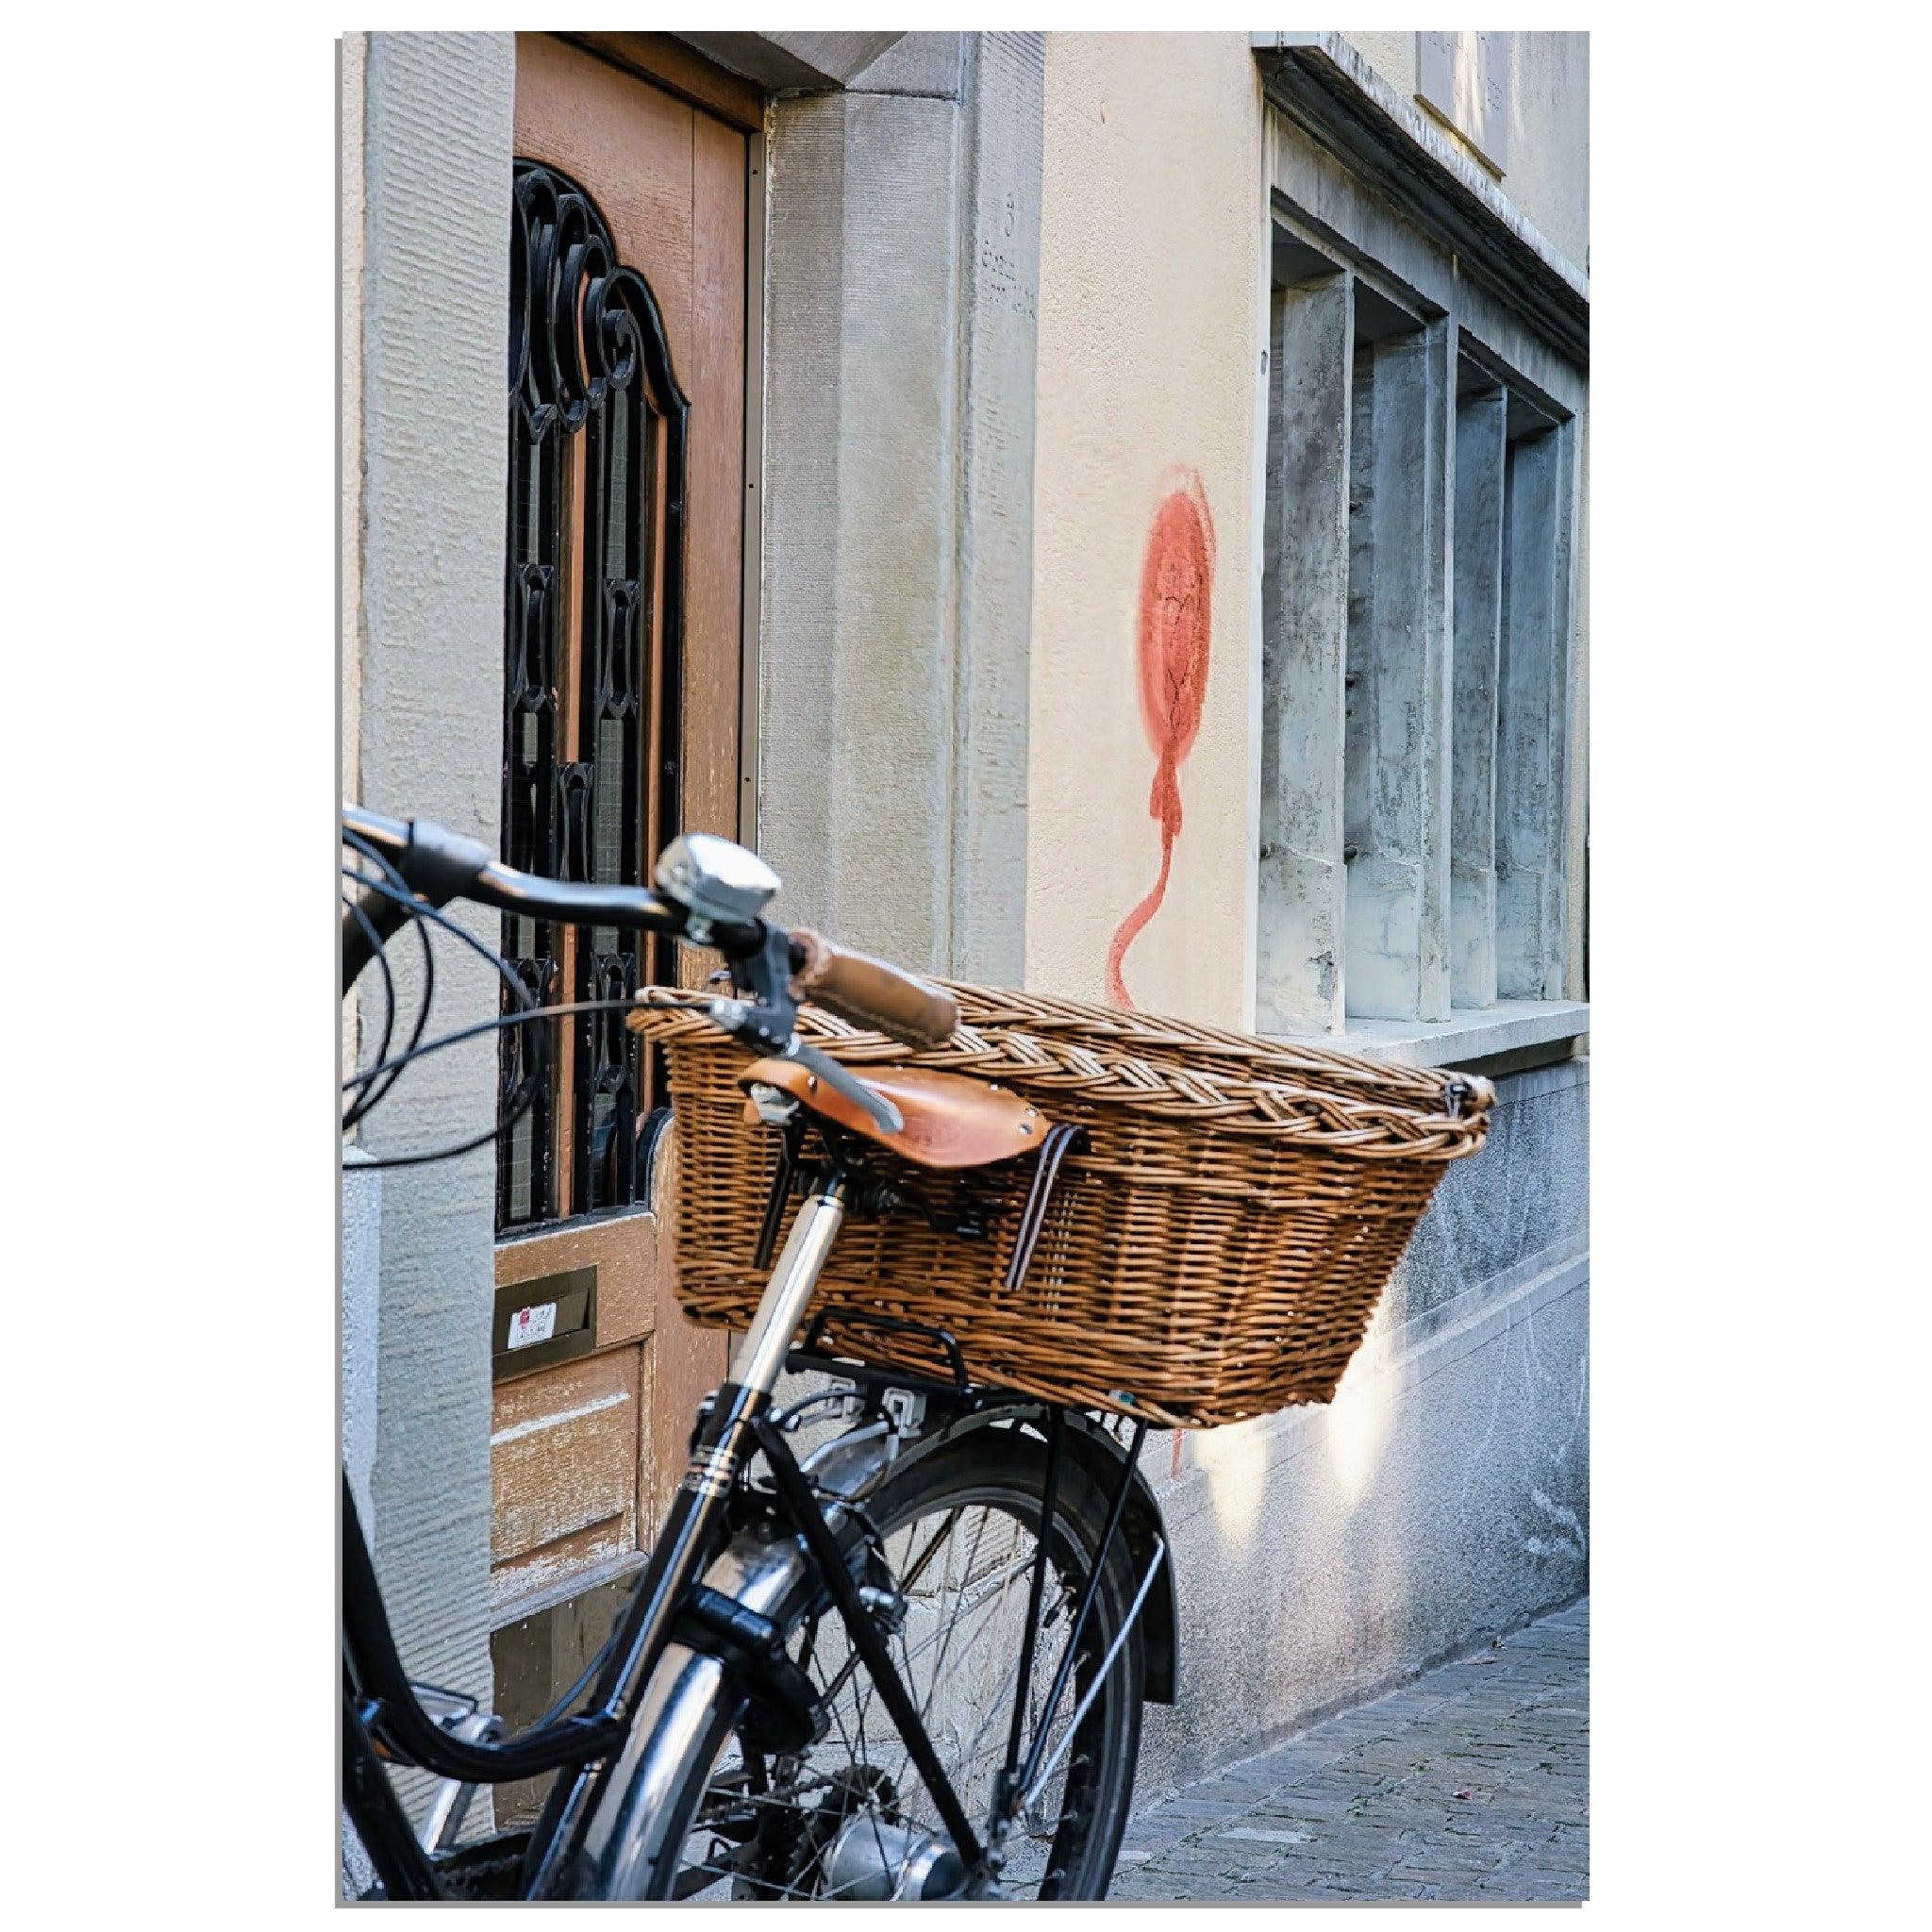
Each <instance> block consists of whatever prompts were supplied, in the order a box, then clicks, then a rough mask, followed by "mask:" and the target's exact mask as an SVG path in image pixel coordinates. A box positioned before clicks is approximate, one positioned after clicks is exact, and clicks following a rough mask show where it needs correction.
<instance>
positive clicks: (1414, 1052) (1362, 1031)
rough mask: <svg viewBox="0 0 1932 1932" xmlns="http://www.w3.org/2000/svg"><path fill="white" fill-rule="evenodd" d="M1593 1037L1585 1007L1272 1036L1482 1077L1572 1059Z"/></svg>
mask: <svg viewBox="0 0 1932 1932" xmlns="http://www.w3.org/2000/svg"><path fill="white" fill-rule="evenodd" d="M1589 1032H1590V1008H1589V1005H1588V1004H1587V1003H1586V1002H1584V1001H1582V1000H1499V1001H1498V1002H1497V1003H1496V1005H1494V1006H1493V1007H1480V1008H1474V1007H1473V1008H1457V1010H1456V1011H1455V1012H1454V1013H1452V1014H1451V1015H1450V1017H1449V1018H1448V1019H1446V1020H1443V1021H1441V1022H1439V1023H1436V1024H1424V1023H1423V1022H1421V1021H1416V1020H1357V1019H1351V1020H1350V1021H1349V1022H1348V1025H1347V1027H1346V1029H1345V1030H1344V1031H1343V1032H1341V1033H1328V1034H1312V1033H1295V1034H1272V1035H1270V1036H1269V1037H1270V1038H1271V1039H1277V1040H1289V1041H1293V1043H1294V1044H1295V1045H1297V1046H1326V1047H1333V1048H1334V1049H1335V1050H1336V1051H1338V1052H1341V1053H1352V1054H1358V1055H1359V1056H1360V1057H1361V1058H1363V1059H1369V1060H1386V1061H1387V1062H1388V1063H1389V1064H1390V1065H1391V1066H1399V1067H1467V1068H1470V1069H1472V1070H1474V1072H1476V1073H1485V1074H1486V1073H1514V1072H1516V1071H1518V1070H1519V1069H1520V1068H1524V1067H1531V1066H1541V1065H1546V1064H1547V1063H1548V1062H1550V1061H1551V1060H1559V1059H1568V1058H1571V1057H1572V1055H1573V1054H1574V1052H1575V1051H1576V1047H1577V1042H1578V1041H1582V1040H1583V1039H1584V1038H1585V1036H1586V1035H1588V1033H1589Z"/></svg>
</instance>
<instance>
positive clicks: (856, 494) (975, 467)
mask: <svg viewBox="0 0 1932 1932" xmlns="http://www.w3.org/2000/svg"><path fill="white" fill-rule="evenodd" d="M1042 62H1043V49H1042V45H1041V36H1039V35H1037V34H987V35H958V34H908V35H906V36H905V37H904V38H903V39H901V40H900V41H898V42H895V43H894V44H893V45H892V46H891V48H889V49H888V50H887V51H886V52H885V53H883V54H881V55H880V56H879V57H878V58H876V59H874V61H873V62H872V64H871V65H869V66H867V67H866V68H864V69H863V70H862V71H861V72H859V73H858V74H857V75H854V76H853V77H852V78H851V80H850V81H849V82H848V83H847V84H846V86H845V87H844V88H843V89H842V90H840V91H837V92H817V93H806V94H802V95H798V96H794V97H789V98H781V99H779V100H776V101H775V102H774V104H773V109H772V117H773V118H772V142H771V161H770V172H769V177H768V179H769V186H768V198H767V238H766V258H765V259H766V291H767V293H766V339H765V356H766V364H765V367H766V377H765V398H764V407H765V415H764V425H765V437H764V446H765V458H764V477H763V487H764V509H763V546H764V556H763V567H762V572H761V575H762V580H763V599H762V612H761V625H760V675H761V682H762V691H761V694H760V696H761V703H760V717H759V734H758V745H759V757H758V762H759V783H758V806H759V809H758V837H759V840H760V841H761V843H762V845H763V847H764V849H765V850H766V852H767V853H768V855H769V856H770V857H771V858H772V860H773V862H774V865H775V866H776V867H777V869H778V871H779V873H780V874H781V875H782V876H783V877H784V880H785V900H784V904H785V908H786V911H787V915H788V916H789V917H791V918H794V919H799V920H806V919H809V920H811V921H812V922H815V923H821V924H824V926H825V927H826V928H827V929H829V930H830V931H832V932H834V933H835V934H837V935H838V936H839V937H840V938H841V940H846V941H851V942H853V943H856V944H860V945H865V946H869V947H871V948H873V949H875V950H877V951H880V952H883V953H885V954H886V955H888V956H889V957H891V958H895V959H899V960H902V961H904V962H905V963H906V964H908V965H910V966H915V967H922V968H925V969H928V970H932V971H938V972H953V973H958V974H964V975H968V976H974V977H981V978H990V979H995V980H1007V981H1014V982H1017V980H1018V979H1019V978H1020V976H1021V972H1022V965H1023V961H1024V923H1023V913H1024V903H1025V819H1024V812H1025V792H1026V698H1027V634H1028V614H1029V609H1030V597H1031V581H1032V548H1031V542H1032V475H1033V343H1034V332H1035V317H1034V308H1035V302H1036V291H1037V285H1038V273H1039V177H1040V129H1041V88H1042V76H1043V65H1042Z"/></svg>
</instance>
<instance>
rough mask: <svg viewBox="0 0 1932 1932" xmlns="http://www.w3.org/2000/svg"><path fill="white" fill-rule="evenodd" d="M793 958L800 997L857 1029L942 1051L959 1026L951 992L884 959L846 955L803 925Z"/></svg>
mask: <svg viewBox="0 0 1932 1932" xmlns="http://www.w3.org/2000/svg"><path fill="white" fill-rule="evenodd" d="M791 959H792V966H793V975H792V984H793V985H794V986H796V987H797V989H798V991H799V992H800V994H801V995H802V996H803V997H804V998H806V999H808V1000H809V1001H810V1002H811V1003H812V1005H813V1006H815V1007H823V1008H824V1009H825V1010H826V1011H827V1012H828V1013H837V1014H838V1015H839V1017H840V1018H841V1020H850V1021H851V1022H852V1024H854V1025H855V1026H870V1027H873V1028H874V1030H876V1031H877V1032H880V1033H883V1034H885V1035H886V1037H887V1038H888V1039H890V1040H897V1041H902V1042H903V1043H904V1044H906V1045H907V1046H943V1045H944V1044H945V1043H946V1041H949V1040H950V1039H952V1037H953V1029H954V1028H955V1027H956V1026H958V1024H959V1003H958V1001H957V1000H956V999H954V997H953V995H952V994H951V993H949V992H946V991H943V990H942V989H941V988H939V987H936V986H928V985H927V984H926V983H925V981H924V980H923V979H916V978H914V977H913V975H912V974H909V973H905V972H902V971H901V970H900V969H899V968H898V967H896V966H891V965H888V964H887V963H886V961H885V960H883V959H874V958H871V957H870V956H869V955H867V954H864V953H848V952H846V951H844V950H843V949H842V948H841V947H839V946H835V945H834V944H833V943H832V942H831V941H830V940H828V939H824V938H823V937H822V936H821V935H820V934H818V933H815V932H811V931H808V929H807V928H806V927H804V926H799V927H797V928H796V929H795V930H794V931H793V932H792V935H791Z"/></svg>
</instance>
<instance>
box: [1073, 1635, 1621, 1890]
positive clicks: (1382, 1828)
mask: <svg viewBox="0 0 1932 1932" xmlns="http://www.w3.org/2000/svg"><path fill="white" fill-rule="evenodd" d="M1589 1629H1590V1623H1589V1606H1588V1603H1587V1602H1586V1603H1583V1604H1578V1605H1574V1606H1572V1607H1570V1608H1568V1609H1566V1610H1562V1611H1559V1612H1557V1615H1556V1616H1554V1617H1550V1618H1546V1619H1544V1620H1543V1622H1542V1623H1541V1624H1533V1625H1531V1626H1530V1628H1529V1629H1527V1630H1524V1631H1520V1632H1518V1633H1516V1634H1515V1635H1513V1636H1511V1637H1510V1638H1509V1639H1508V1640H1507V1641H1506V1642H1504V1643H1503V1644H1502V1645H1500V1646H1499V1647H1497V1648H1494V1649H1492V1650H1487V1651H1484V1652H1481V1653H1479V1654H1478V1656H1476V1657H1472V1658H1465V1659H1462V1660H1461V1661H1459V1662H1456V1663H1451V1664H1448V1665H1445V1666H1444V1667H1442V1668H1441V1670H1438V1671H1434V1672H1431V1673H1430V1674H1428V1675H1427V1676H1425V1677H1424V1678H1422V1679H1420V1680H1419V1681H1418V1682H1417V1683H1415V1684H1413V1685H1409V1686H1406V1687H1404V1688H1403V1689H1402V1690H1399V1691H1394V1692H1392V1693H1391V1695H1389V1696H1387V1697H1383V1698H1380V1699H1378V1700H1376V1702H1374V1703H1373V1704H1370V1705H1365V1706H1363V1707H1361V1708H1359V1709H1357V1710H1354V1711H1349V1712H1346V1713H1344V1714H1342V1715H1341V1716H1339V1717H1336V1718H1331V1719H1329V1720H1328V1721H1326V1722H1325V1723H1324V1724H1317V1725H1314V1726H1313V1727H1312V1728H1310V1729H1309V1730H1307V1731H1306V1732H1304V1733H1303V1734H1302V1735H1301V1736H1300V1737H1298V1738H1292V1739H1290V1740H1288V1741H1287V1742H1286V1743H1283V1744H1277V1745H1274V1746H1273V1747H1271V1748H1270V1749H1269V1750H1267V1751H1265V1752H1262V1753H1260V1754H1259V1755H1257V1757H1252V1758H1249V1759H1248V1760H1247V1761H1246V1762H1245V1763H1242V1764H1240V1765H1236V1766H1233V1767H1230V1768H1228V1769H1227V1770H1224V1771H1223V1772H1219V1773H1216V1774H1213V1775H1212V1776H1209V1777H1207V1778H1203V1779H1201V1780H1200V1781H1198V1782H1197V1783H1195V1784H1192V1785H1188V1786H1184V1787H1183V1788H1182V1789H1181V1790H1179V1791H1176V1792H1173V1793H1170V1794H1168V1795H1166V1796H1164V1797H1162V1798H1160V1799H1158V1800H1155V1801H1153V1802H1152V1803H1150V1804H1149V1805H1147V1806H1146V1807H1143V1808H1142V1809H1141V1811H1140V1812H1138V1813H1136V1814H1135V1816H1134V1817H1133V1818H1132V1819H1130V1820H1129V1822H1128V1825H1127V1829H1126V1833H1125V1836H1124V1844H1123V1851H1122V1857H1121V1862H1120V1865H1119V1867H1118V1869H1117V1871H1116V1874H1115V1879H1114V1884H1113V1886H1112V1888H1111V1890H1110V1891H1109V1893H1108V1896H1109V1897H1112V1898H1117V1899H1124V1900H1152V1899H1162V1900H1170V1901H1174V1902H1180V1901H1190V1900H1198V1901H1206V1902H1210V1903H1211V1902H1230V1903H1232V1902H1241V1903H1268V1902H1295V1903H1309V1902H1327V1903H1330V1904H1341V1903H1345V1902H1348V1901H1363V1902H1372V1901H1374V1900H1391V1901H1396V1900H1400V1901H1409V1900H1417V1901H1421V1900H1438V1901H1442V1902H1447V1903H1466V1902H1474V1901H1493V1902H1496V1903H1559V1904H1560V1903H1569V1902H1574V1901H1575V1900H1579V1899H1584V1898H1587V1897H1588V1896H1589V1878H1588V1863H1589V1824H1588V1812H1589V1772H1588V1766H1589V1758H1588V1746H1589ZM1464 1791H1466V1792H1467V1793H1468V1794H1469V1795H1468V1796H1467V1797H1458V1796H1457V1793H1458V1792H1464Z"/></svg>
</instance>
